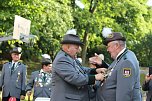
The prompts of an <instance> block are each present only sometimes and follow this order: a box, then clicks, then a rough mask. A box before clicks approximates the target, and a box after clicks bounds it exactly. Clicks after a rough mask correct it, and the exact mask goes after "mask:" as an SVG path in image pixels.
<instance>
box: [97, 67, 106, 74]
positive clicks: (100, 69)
mask: <svg viewBox="0 0 152 101" xmlns="http://www.w3.org/2000/svg"><path fill="white" fill-rule="evenodd" d="M106 71H107V69H106V68H98V69H96V72H97V73H104V74H105V73H106Z"/></svg>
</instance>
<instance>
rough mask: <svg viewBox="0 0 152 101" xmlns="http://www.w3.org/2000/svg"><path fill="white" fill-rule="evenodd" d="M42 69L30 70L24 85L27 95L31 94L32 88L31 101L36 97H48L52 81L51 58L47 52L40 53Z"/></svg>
mask: <svg viewBox="0 0 152 101" xmlns="http://www.w3.org/2000/svg"><path fill="white" fill-rule="evenodd" d="M41 64H42V69H41V70H37V71H34V72H32V74H31V77H30V80H29V81H28V84H27V86H26V92H27V95H28V96H31V92H32V88H34V94H33V101H35V99H36V98H38V97H44V98H50V96H51V82H52V79H51V77H52V73H51V72H52V60H51V58H50V56H49V55H48V54H43V55H42V62H41Z"/></svg>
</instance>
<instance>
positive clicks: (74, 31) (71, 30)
mask: <svg viewBox="0 0 152 101" xmlns="http://www.w3.org/2000/svg"><path fill="white" fill-rule="evenodd" d="M66 34H73V35H76V34H77V32H76V29H70V30H68V31H67V32H66Z"/></svg>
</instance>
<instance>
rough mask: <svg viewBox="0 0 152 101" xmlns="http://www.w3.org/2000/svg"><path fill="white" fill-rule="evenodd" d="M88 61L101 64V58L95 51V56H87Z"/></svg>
mask: <svg viewBox="0 0 152 101" xmlns="http://www.w3.org/2000/svg"><path fill="white" fill-rule="evenodd" d="M89 63H91V64H98V65H101V64H102V59H101V58H100V57H99V55H98V54H96V53H95V56H93V57H91V58H89Z"/></svg>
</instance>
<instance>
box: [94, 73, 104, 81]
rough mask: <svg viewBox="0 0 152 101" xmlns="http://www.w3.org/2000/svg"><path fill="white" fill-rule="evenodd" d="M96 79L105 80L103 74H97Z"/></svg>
mask: <svg viewBox="0 0 152 101" xmlns="http://www.w3.org/2000/svg"><path fill="white" fill-rule="evenodd" d="M95 79H96V80H100V81H103V80H104V74H103V73H99V74H96V75H95Z"/></svg>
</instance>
